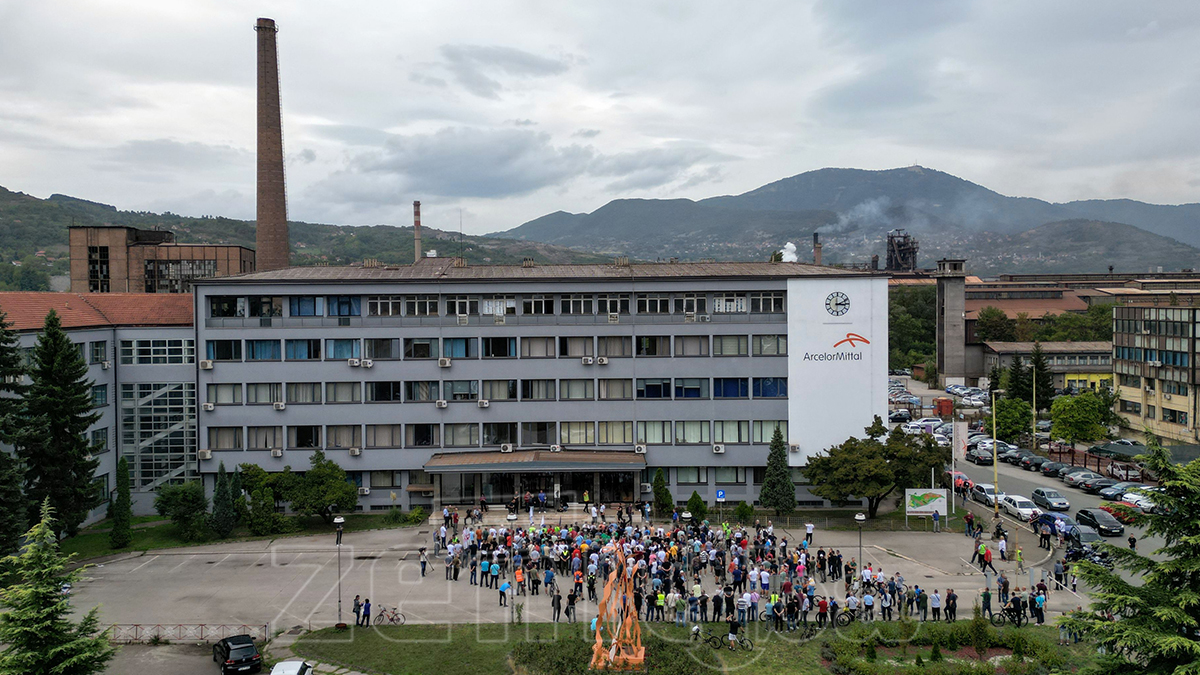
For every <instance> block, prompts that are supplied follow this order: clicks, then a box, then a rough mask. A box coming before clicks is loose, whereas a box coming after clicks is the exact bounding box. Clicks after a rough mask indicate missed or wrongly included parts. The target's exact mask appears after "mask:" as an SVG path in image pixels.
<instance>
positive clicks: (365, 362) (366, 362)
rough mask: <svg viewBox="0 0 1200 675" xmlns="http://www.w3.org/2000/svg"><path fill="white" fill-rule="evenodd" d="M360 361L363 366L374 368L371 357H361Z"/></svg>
mask: <svg viewBox="0 0 1200 675" xmlns="http://www.w3.org/2000/svg"><path fill="white" fill-rule="evenodd" d="M361 363H362V367H363V368H374V367H375V362H374V361H372V360H371V359H363V360H362V362H361Z"/></svg>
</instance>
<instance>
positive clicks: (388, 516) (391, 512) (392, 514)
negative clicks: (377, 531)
mask: <svg viewBox="0 0 1200 675" xmlns="http://www.w3.org/2000/svg"><path fill="white" fill-rule="evenodd" d="M383 523H384V525H392V526H399V525H405V524H407V523H408V515H407V514H405V513H404V512H403V511H401V510H400V509H398V508H396V507H395V506H393V507H392V508H390V509H388V510H387V513H385V514H383Z"/></svg>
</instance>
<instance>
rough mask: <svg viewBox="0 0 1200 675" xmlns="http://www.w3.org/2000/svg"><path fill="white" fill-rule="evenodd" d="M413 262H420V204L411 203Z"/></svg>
mask: <svg viewBox="0 0 1200 675" xmlns="http://www.w3.org/2000/svg"><path fill="white" fill-rule="evenodd" d="M413 262H421V202H413Z"/></svg>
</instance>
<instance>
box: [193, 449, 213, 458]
mask: <svg viewBox="0 0 1200 675" xmlns="http://www.w3.org/2000/svg"><path fill="white" fill-rule="evenodd" d="M196 455H197V456H198V457H199V458H200V459H212V450H197V451H196Z"/></svg>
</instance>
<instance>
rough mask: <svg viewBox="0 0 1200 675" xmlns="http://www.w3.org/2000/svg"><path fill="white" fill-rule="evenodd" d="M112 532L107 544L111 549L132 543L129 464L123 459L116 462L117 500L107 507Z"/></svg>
mask: <svg viewBox="0 0 1200 675" xmlns="http://www.w3.org/2000/svg"><path fill="white" fill-rule="evenodd" d="M108 519H109V520H110V521H111V522H112V530H111V531H109V533H108V543H109V545H110V546H112V547H113V548H125V547H126V546H128V545H130V544H131V543H133V530H132V529H131V524H132V522H133V502H132V501H131V499H130V497H129V462H128V461H126V459H125V458H124V457H122V458H121V461H119V462H117V498H116V499H114V500H113V501H112V502H111V503H109V505H108Z"/></svg>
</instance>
